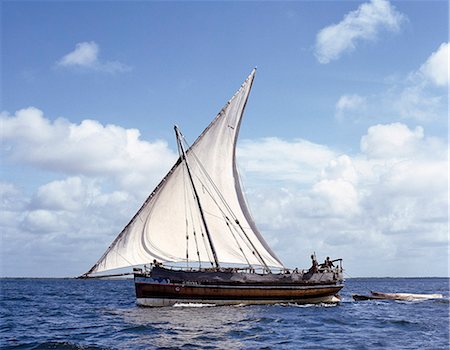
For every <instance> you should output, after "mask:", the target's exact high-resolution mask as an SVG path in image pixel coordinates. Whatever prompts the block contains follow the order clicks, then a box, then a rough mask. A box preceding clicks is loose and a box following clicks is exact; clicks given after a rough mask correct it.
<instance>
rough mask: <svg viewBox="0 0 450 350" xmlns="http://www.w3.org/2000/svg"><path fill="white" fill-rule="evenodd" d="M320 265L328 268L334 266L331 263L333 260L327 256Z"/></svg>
mask: <svg viewBox="0 0 450 350" xmlns="http://www.w3.org/2000/svg"><path fill="white" fill-rule="evenodd" d="M321 266H323V267H328V268H330V269H331V268H332V267H334V264H333V262H332V261H331V260H330V257H329V256H327V258H326V259H325V261H324V262H323V264H322V265H321Z"/></svg>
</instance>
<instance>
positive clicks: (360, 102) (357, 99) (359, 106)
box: [335, 94, 366, 120]
mask: <svg viewBox="0 0 450 350" xmlns="http://www.w3.org/2000/svg"><path fill="white" fill-rule="evenodd" d="M365 109H366V98H365V97H362V96H359V95H356V94H352V95H342V96H341V97H340V98H339V100H338V102H337V103H336V114H335V116H336V119H338V120H343V119H344V116H345V115H346V113H349V112H350V113H361V112H364V110H365Z"/></svg>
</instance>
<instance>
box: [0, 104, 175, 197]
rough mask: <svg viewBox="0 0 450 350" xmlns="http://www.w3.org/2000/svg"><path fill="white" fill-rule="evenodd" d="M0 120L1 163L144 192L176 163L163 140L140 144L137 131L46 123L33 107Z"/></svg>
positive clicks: (92, 123) (87, 122)
mask: <svg viewBox="0 0 450 350" xmlns="http://www.w3.org/2000/svg"><path fill="white" fill-rule="evenodd" d="M0 121H1V123H2V128H1V130H0V137H1V138H2V140H3V142H2V149H1V150H2V153H3V155H4V156H5V157H6V159H9V160H10V161H14V162H18V163H22V164H29V165H32V166H35V167H38V168H40V169H43V170H47V171H54V172H59V173H65V174H68V175H85V176H90V177H95V176H97V177H107V178H109V179H114V181H116V182H117V183H118V184H119V185H120V186H121V188H124V189H127V190H129V191H133V192H136V191H140V190H142V189H146V190H149V189H150V187H151V186H152V185H154V184H155V182H156V181H157V180H159V178H160V176H161V174H163V173H164V171H165V170H168V169H169V168H170V166H171V165H172V164H173V162H174V161H175V159H176V154H175V153H174V152H173V151H172V150H170V149H169V148H168V145H167V143H166V142H165V141H162V140H157V141H154V142H147V141H144V140H142V139H141V138H140V133H139V131H138V130H137V129H124V128H122V127H120V126H116V125H102V124H100V123H99V122H97V121H95V120H83V121H82V122H81V123H79V124H74V123H71V122H69V121H68V120H66V119H63V118H58V119H56V120H54V121H51V120H50V119H48V118H46V117H45V116H44V114H43V112H42V111H41V110H39V109H37V108H33V107H30V108H26V109H22V110H19V111H17V112H16V113H15V115H10V114H8V113H5V112H4V113H1V114H0Z"/></svg>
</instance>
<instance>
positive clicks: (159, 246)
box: [82, 70, 343, 306]
mask: <svg viewBox="0 0 450 350" xmlns="http://www.w3.org/2000/svg"><path fill="white" fill-rule="evenodd" d="M255 73H256V70H253V71H252V73H251V74H250V75H249V76H248V78H247V79H246V80H245V81H244V83H243V84H242V86H241V87H240V89H239V90H238V91H237V92H236V94H235V95H234V96H233V97H232V98H231V99H230V100H229V101H228V102H227V104H226V105H225V106H224V107H223V108H222V110H221V111H220V112H219V114H218V115H217V116H216V118H215V119H214V120H213V121H212V122H211V124H210V125H209V126H208V127H207V128H206V129H205V130H204V131H203V133H202V134H201V135H200V136H199V137H198V138H197V140H196V141H195V142H194V143H193V145H192V146H191V147H188V145H187V143H186V141H185V139H184V137H183V135H182V133H181V131H180V130H179V128H178V127H177V126H175V135H176V139H177V146H178V151H179V154H180V156H179V158H178V160H177V162H176V163H175V165H174V166H173V167H172V169H171V170H170V171H169V173H168V174H167V175H166V176H165V177H164V178H163V179H162V181H161V182H160V183H159V185H158V186H156V188H155V190H154V191H153V192H152V193H151V194H150V196H149V197H148V198H147V200H146V201H145V202H144V204H143V205H142V207H141V208H140V209H139V211H138V212H137V213H136V215H135V216H134V217H133V218H132V219H131V221H130V223H129V224H128V225H127V226H126V227H125V228H124V229H123V230H122V232H121V233H120V234H119V235H118V236H117V238H116V239H115V240H114V241H113V242H112V244H111V245H110V246H109V248H108V249H107V250H106V252H105V253H104V254H103V256H102V257H101V258H100V259H99V260H98V261H97V263H96V264H95V265H94V266H93V267H92V268H91V269H90V270H89V271H88V272H87V273H85V274H84V275H83V276H82V277H95V276H98V275H99V274H101V273H103V272H105V271H111V270H115V269H119V268H124V267H131V266H134V267H135V266H141V267H140V268H135V269H134V270H133V272H134V281H135V286H136V297H137V303H138V304H139V305H143V306H164V305H173V304H175V303H178V302H196V303H214V304H240V303H245V304H260V303H278V302H294V303H315V302H335V301H337V300H338V298H337V293H338V292H339V290H340V289H341V288H342V287H343V276H342V274H343V269H342V261H341V259H336V260H333V261H332V260H330V259H329V258H327V260H326V261H325V262H324V264H322V265H319V264H318V263H317V260H316V258H315V255H314V256H312V267H311V268H310V269H309V270H298V269H291V270H290V269H287V268H286V267H285V266H284V265H283V263H282V262H281V260H280V259H279V258H278V257H277V256H276V254H275V253H274V252H273V251H272V249H271V248H270V247H269V245H268V244H267V242H266V241H265V240H264V238H263V237H262V235H261V233H260V232H259V231H258V229H257V227H256V225H255V223H254V221H253V219H252V217H251V215H250V213H249V210H248V208H247V204H246V202H245V199H244V194H243V192H242V189H241V184H240V179H239V175H238V171H237V166H236V142H237V136H238V132H239V128H240V125H241V120H242V116H243V112H244V109H245V106H246V104H247V100H248V96H249V93H250V90H251V87H252V84H253V80H254V77H255ZM168 263H175V264H176V265H175V266H174V267H171V268H169V267H168V265H167V264H168ZM334 263H336V265H335V264H334ZM163 264H164V265H163ZM180 264H183V265H184V267H183V268H181V267H180ZM142 266H143V267H142Z"/></svg>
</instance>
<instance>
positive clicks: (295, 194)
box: [239, 123, 448, 276]
mask: <svg viewBox="0 0 450 350" xmlns="http://www.w3.org/2000/svg"><path fill="white" fill-rule="evenodd" d="M272 142H274V140H272ZM250 143H251V141H247V143H246V148H247V150H251V149H252V150H253V152H254V154H253V155H251V154H246V157H248V158H252V157H256V158H258V159H259V163H260V165H259V167H258V168H255V167H251V166H250V163H244V166H243V168H244V169H243V172H244V174H245V176H246V180H245V185H246V188H247V190H248V199H249V203H250V207H251V208H252V209H253V214H254V216H255V221H256V222H257V224H258V226H259V227H260V229H261V231H262V232H263V234H264V236H265V237H267V239H268V240H269V241H270V242H272V244H273V245H274V246H273V248H274V249H275V251H277V252H278V253H279V255H280V256H281V258H282V259H284V262H285V263H286V264H287V265H290V266H296V265H297V266H308V264H309V261H308V256H309V254H310V253H311V252H312V251H314V250H315V251H316V252H317V253H318V255H319V256H322V255H331V256H336V257H338V256H340V257H343V258H344V259H345V261H344V262H345V266H346V267H347V269H348V271H349V273H350V274H351V275H353V276H358V275H359V276H367V275H374V276H376V275H390V276H392V275H397V276H400V275H407V276H417V275H424V276H426V275H430V274H434V275H446V274H447V270H446V266H447V265H446V264H447V263H446V261H447V260H446V257H447V244H448V236H447V220H448V217H447V206H448V199H447V193H448V189H447V181H448V161H447V144H446V142H445V140H440V139H437V138H434V137H429V136H426V135H425V131H424V129H423V127H421V126H416V127H415V128H409V127H408V126H406V125H404V124H401V123H393V124H387V125H375V126H372V127H370V128H369V129H368V131H367V134H366V135H363V136H362V137H361V152H360V153H357V154H354V155H348V154H347V155H346V154H339V153H337V152H336V151H333V150H332V149H329V148H328V149H327V147H325V149H327V150H324V153H327V154H329V155H331V156H330V158H329V159H328V160H327V161H325V159H323V161H319V162H315V161H314V159H308V161H305V162H303V163H302V164H301V166H299V167H293V166H292V165H291V162H292V160H293V159H295V157H296V156H295V153H296V152H297V151H296V150H295V146H296V145H297V144H298V143H300V140H296V141H286V140H285V141H283V144H284V146H285V148H286V149H289V148H290V149H291V153H294V154H287V152H286V153H277V155H278V159H277V162H276V163H275V166H274V167H272V162H273V158H274V156H273V154H269V155H268V154H267V153H266V152H259V153H258V151H257V150H258V147H255V148H253V147H250ZM253 143H254V144H255V145H260V144H261V141H260V140H255V141H253ZM289 146H290V147H289ZM315 146H317V147H324V146H321V145H314V144H312V145H310V147H311V148H314V147H315ZM266 155H267V157H265V156H266ZM239 160H240V158H239ZM284 163H286V164H284ZM264 164H265V166H264ZM246 166H250V168H249V169H248V170H247V168H246ZM276 169H279V171H277V170H276ZM286 169H290V173H289V176H287V177H286V176H285V175H284V172H285V170H286ZM303 173H309V174H310V176H308V177H307V178H304V181H303V182H302V183H298V182H297V181H295V179H297V178H301V177H303V176H304V175H303ZM279 177H283V178H284V181H283V187H282V188H280V186H279V185H278V183H277V182H276V181H274V180H276V179H278V178H279ZM255 178H256V179H258V180H257V181H256V182H259V183H257V184H256V185H254V184H253V183H254V180H255ZM263 180H265V182H264V183H261V181H263ZM381 261H383V262H381ZM428 261H435V262H436V264H433V267H432V266H429V265H428V264H427V262H428Z"/></svg>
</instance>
